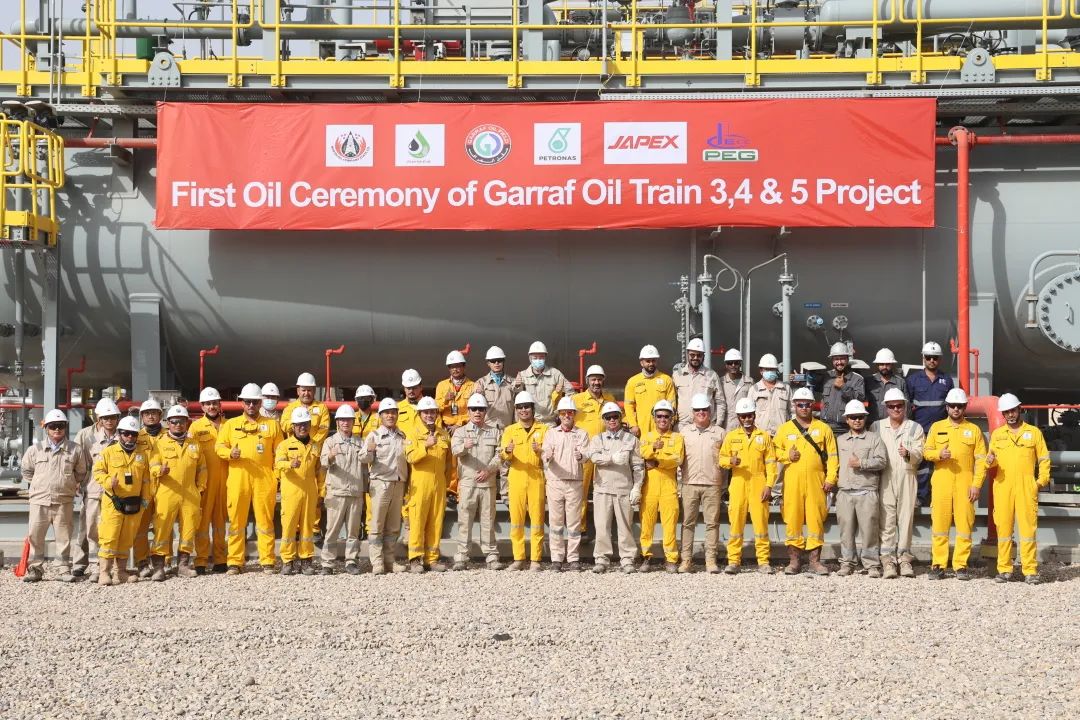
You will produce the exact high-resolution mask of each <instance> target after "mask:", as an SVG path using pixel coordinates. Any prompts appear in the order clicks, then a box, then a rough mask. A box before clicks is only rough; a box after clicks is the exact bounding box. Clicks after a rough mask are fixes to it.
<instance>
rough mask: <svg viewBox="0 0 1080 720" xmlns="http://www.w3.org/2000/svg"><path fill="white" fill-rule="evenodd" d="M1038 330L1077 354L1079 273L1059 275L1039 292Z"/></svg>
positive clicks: (1059, 345)
mask: <svg viewBox="0 0 1080 720" xmlns="http://www.w3.org/2000/svg"><path fill="white" fill-rule="evenodd" d="M1038 297H1039V299H1038V305H1037V311H1036V319H1037V322H1038V325H1039V329H1040V330H1041V331H1042V333H1043V335H1045V336H1046V339H1047V340H1049V341H1050V342H1052V343H1054V344H1055V345H1057V346H1058V347H1059V348H1061V349H1062V350H1068V351H1069V352H1080V270H1072V271H1070V272H1067V273H1062V274H1061V275H1058V276H1057V277H1055V278H1053V279H1051V280H1050V281H1049V282H1047V283H1046V285H1044V286H1043V288H1042V290H1040V291H1039V295H1038Z"/></svg>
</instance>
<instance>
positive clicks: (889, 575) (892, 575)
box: [882, 562, 900, 580]
mask: <svg viewBox="0 0 1080 720" xmlns="http://www.w3.org/2000/svg"><path fill="white" fill-rule="evenodd" d="M882 577H884V578H885V579H886V580H895V579H896V578H898V577H900V573H898V572H896V563H894V562H887V563H885V572H884V573H883V574H882Z"/></svg>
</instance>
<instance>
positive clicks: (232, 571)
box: [225, 565, 243, 575]
mask: <svg viewBox="0 0 1080 720" xmlns="http://www.w3.org/2000/svg"><path fill="white" fill-rule="evenodd" d="M241 572H243V571H242V570H241V569H240V566H239V565H230V566H229V567H227V568H225V574H226V575H239V574H240V573H241Z"/></svg>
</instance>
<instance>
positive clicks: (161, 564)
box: [140, 555, 165, 582]
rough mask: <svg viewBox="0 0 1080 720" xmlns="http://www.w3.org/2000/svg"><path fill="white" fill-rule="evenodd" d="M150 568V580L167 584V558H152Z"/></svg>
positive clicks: (155, 556) (158, 556)
mask: <svg viewBox="0 0 1080 720" xmlns="http://www.w3.org/2000/svg"><path fill="white" fill-rule="evenodd" d="M150 567H151V571H150V579H151V580H153V581H154V582H165V558H163V557H161V556H160V555H154V556H152V557H151V558H150ZM140 574H141V573H140Z"/></svg>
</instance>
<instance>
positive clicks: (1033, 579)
mask: <svg viewBox="0 0 1080 720" xmlns="http://www.w3.org/2000/svg"><path fill="white" fill-rule="evenodd" d="M1024 582H1025V583H1027V584H1028V585H1042V584H1043V579H1042V576H1041V575H1025V576H1024Z"/></svg>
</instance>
